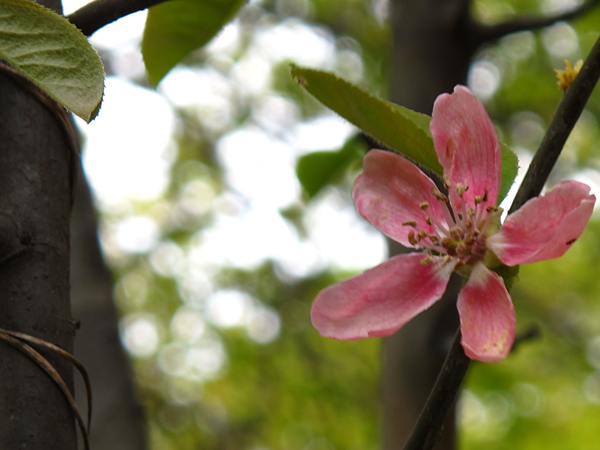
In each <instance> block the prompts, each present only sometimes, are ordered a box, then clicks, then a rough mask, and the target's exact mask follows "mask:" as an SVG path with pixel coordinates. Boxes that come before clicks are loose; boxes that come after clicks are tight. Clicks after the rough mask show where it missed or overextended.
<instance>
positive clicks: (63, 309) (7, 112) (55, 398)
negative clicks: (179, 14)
mask: <svg viewBox="0 0 600 450" xmlns="http://www.w3.org/2000/svg"><path fill="white" fill-rule="evenodd" d="M0 105H1V106H0V171H1V173H0V192H1V195H0V292H2V295H1V296H0V311H1V312H0V327H2V328H4V329H8V330H12V331H19V332H22V333H26V334H29V335H32V336H35V337H37V338H40V339H43V340H46V341H49V342H51V343H53V344H55V345H58V346H59V347H61V348H63V349H65V350H67V351H69V352H72V348H73V337H74V331H75V324H74V322H73V320H72V318H71V311H70V304H69V213H70V208H71V175H72V174H71V168H72V167H73V163H74V162H73V159H72V158H73V154H72V149H71V147H70V145H69V143H68V141H67V139H66V135H65V133H64V129H63V125H62V123H61V122H60V121H58V120H57V119H56V116H55V115H54V114H53V113H52V112H51V111H50V110H49V109H48V108H47V107H46V106H44V105H42V103H40V102H39V101H38V99H36V98H35V97H34V96H32V95H31V94H30V92H29V91H27V90H25V89H23V87H22V85H21V84H19V83H17V82H15V80H14V79H13V78H12V77H10V76H7V75H6V74H5V73H3V72H0ZM42 353H44V352H42ZM44 354H45V353H44ZM46 356H47V358H48V360H49V361H50V362H51V363H53V364H54V366H55V367H56V368H57V370H58V372H59V373H60V375H61V376H62V377H63V379H64V380H65V381H66V383H67V385H68V386H69V387H70V388H71V389H72V382H73V377H72V373H73V371H72V369H71V367H69V366H68V365H67V364H65V363H63V362H61V361H58V360H57V359H56V358H54V357H52V355H46ZM0 417H2V420H0V448H3V449H17V448H19V449H20V448H28V449H60V450H69V449H76V448H77V441H76V436H75V426H74V419H73V414H72V412H71V410H70V408H69V406H68V403H67V401H66V400H65V398H64V397H63V395H62V393H61V392H60V391H59V389H58V388H57V386H56V385H55V384H54V382H53V381H52V380H51V379H50V378H49V377H48V376H47V375H46V373H44V372H43V371H42V370H41V369H40V368H39V366H37V365H36V364H35V363H34V362H32V361H31V360H30V359H29V358H28V357H27V356H25V355H24V354H23V353H21V352H19V351H17V350H15V349H14V348H13V347H11V346H9V345H7V344H6V343H4V342H0Z"/></svg>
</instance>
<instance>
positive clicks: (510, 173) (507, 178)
mask: <svg viewBox="0 0 600 450" xmlns="http://www.w3.org/2000/svg"><path fill="white" fill-rule="evenodd" d="M500 150H502V179H501V180H500V194H499V195H498V203H500V202H501V201H502V200H504V197H506V194H508V191H509V190H510V188H511V186H512V185H513V183H514V182H515V178H516V176H517V172H518V171H519V158H517V155H516V154H515V152H513V151H512V150H511V149H510V148H508V147H507V145H506V144H505V143H504V142H500Z"/></svg>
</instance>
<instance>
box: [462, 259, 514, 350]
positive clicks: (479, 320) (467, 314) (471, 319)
mask: <svg viewBox="0 0 600 450" xmlns="http://www.w3.org/2000/svg"><path fill="white" fill-rule="evenodd" d="M456 306H457V308H458V314H459V315H460V329H461V332H462V346H463V348H464V350H465V354H466V355H467V356H468V357H469V358H471V359H477V360H479V361H484V362H496V361H500V360H501V359H504V358H506V356H507V355H508V353H509V352H510V349H511V347H512V344H513V341H514V339H515V311H514V308H513V304H512V301H511V299H510V295H509V294H508V291H507V290H506V287H504V281H502V278H500V277H499V276H498V274H496V273H494V272H492V271H491V270H489V269H488V268H487V267H485V266H484V265H483V264H482V263H477V264H475V266H474V267H473V271H472V272H471V276H470V277H469V281H467V284H465V286H464V287H463V288H462V290H461V291H460V293H459V294H458V303H457V305H456Z"/></svg>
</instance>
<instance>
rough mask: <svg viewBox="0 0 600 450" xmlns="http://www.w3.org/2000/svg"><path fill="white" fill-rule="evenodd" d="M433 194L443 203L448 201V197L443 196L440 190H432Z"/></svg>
mask: <svg viewBox="0 0 600 450" xmlns="http://www.w3.org/2000/svg"><path fill="white" fill-rule="evenodd" d="M431 193H432V194H433V195H434V196H435V198H437V199H438V200H440V201H442V202H447V201H448V197H446V196H445V195H444V194H442V193H441V192H440V190H439V189H436V188H433V189H432V190H431Z"/></svg>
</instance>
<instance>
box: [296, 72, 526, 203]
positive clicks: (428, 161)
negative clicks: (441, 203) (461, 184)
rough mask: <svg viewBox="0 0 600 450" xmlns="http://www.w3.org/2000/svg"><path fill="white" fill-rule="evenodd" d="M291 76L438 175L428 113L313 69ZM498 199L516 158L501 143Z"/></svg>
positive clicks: (514, 168) (510, 178)
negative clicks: (395, 102)
mask: <svg viewBox="0 0 600 450" xmlns="http://www.w3.org/2000/svg"><path fill="white" fill-rule="evenodd" d="M292 76H293V77H294V78H295V79H296V81H298V83H299V84H300V85H301V86H303V87H304V88H305V89H306V90H307V91H308V92H309V93H310V94H312V95H313V96H314V97H315V98H316V99H317V100H319V101H320V102H321V103H323V104H324V105H325V106H327V107H328V108H330V109H332V110H333V111H335V112H336V113H338V114H339V115H340V116H342V117H343V118H344V119H346V120H347V121H349V122H350V123H352V124H354V125H356V126H357V127H358V128H360V129H361V130H362V131H364V132H365V133H366V134H368V135H369V136H372V137H373V138H375V139H376V140H378V141H380V142H382V143H383V144H385V145H386V146H387V147H389V148H390V149H392V150H395V151H396V152H398V153H400V154H401V155H403V156H406V157H408V158H410V159H412V160H413V161H415V162H417V163H419V164H421V165H422V166H424V167H427V168H429V169H431V170H432V171H433V172H434V173H437V174H438V175H442V166H441V165H440V164H439V163H438V160H437V154H436V153H435V149H434V148H433V139H432V137H431V132H430V131H429V122H430V121H431V117H429V116H427V115H425V114H420V113H417V112H415V111H412V110H410V109H408V108H404V107H402V106H399V105H396V104H394V103H391V102H388V101H385V100H382V99H380V98H377V97H375V96H373V95H371V94H369V93H368V92H365V91H364V90H362V89H361V88H359V87H358V86H355V85H353V84H351V83H349V82H347V81H346V80H343V79H341V78H338V77H336V76H335V75H333V74H331V73H328V72H323V71H319V70H314V69H305V68H300V67H293V68H292ZM500 148H501V150H502V180H501V184H500V196H499V202H500V201H501V200H502V199H504V197H506V194H507V193H508V191H509V189H510V187H511V186H512V184H513V182H514V179H515V177H516V176H517V170H518V168H519V160H518V158H517V155H515V154H514V153H513V152H512V150H510V149H509V148H508V147H507V146H506V145H505V144H503V143H501V145H500Z"/></svg>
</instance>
